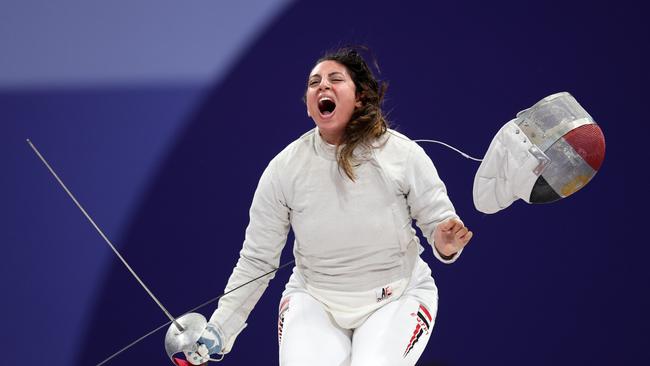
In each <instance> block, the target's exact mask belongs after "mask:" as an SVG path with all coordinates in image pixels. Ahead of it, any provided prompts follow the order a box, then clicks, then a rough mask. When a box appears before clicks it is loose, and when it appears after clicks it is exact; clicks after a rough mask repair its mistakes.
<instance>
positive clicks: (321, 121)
mask: <svg viewBox="0 0 650 366" xmlns="http://www.w3.org/2000/svg"><path fill="white" fill-rule="evenodd" d="M305 101H306V103H307V114H308V115H309V116H310V117H311V118H312V119H313V120H314V122H316V125H317V126H318V129H319V131H320V133H321V136H322V137H323V139H325V141H327V142H329V143H331V144H336V143H338V142H340V139H341V137H342V136H343V131H344V130H345V126H346V125H347V124H348V122H349V121H350V117H352V113H353V112H354V109H355V107H359V106H360V102H358V100H357V97H356V88H355V86H354V81H352V78H351V77H350V74H349V73H348V70H347V68H346V67H345V66H343V65H342V64H340V63H338V62H336V61H332V60H326V61H323V62H321V63H319V64H318V65H316V67H314V69H313V70H312V71H311V73H310V74H309V79H308V80H307V93H306V95H305Z"/></svg>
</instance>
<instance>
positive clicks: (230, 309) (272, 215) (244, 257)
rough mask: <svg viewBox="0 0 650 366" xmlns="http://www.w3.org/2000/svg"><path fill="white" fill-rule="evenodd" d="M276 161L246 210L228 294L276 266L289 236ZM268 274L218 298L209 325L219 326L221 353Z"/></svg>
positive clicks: (239, 327)
mask: <svg viewBox="0 0 650 366" xmlns="http://www.w3.org/2000/svg"><path fill="white" fill-rule="evenodd" d="M276 165H277V158H276V159H273V160H272V161H271V162H270V163H269V165H268V167H267V168H266V169H265V171H264V173H263V174H262V177H261V178H260V181H259V183H258V186H257V189H256V190H255V195H254V196H253V202H252V204H251V208H250V212H249V215H250V221H249V224H248V227H247V228H246V234H245V239H244V244H243V247H242V250H241V251H240V256H239V260H238V261H237V265H236V266H235V268H234V269H233V272H232V275H231V276H230V278H229V279H228V285H227V286H226V289H225V291H226V292H227V291H229V290H230V289H233V288H235V287H237V286H239V285H241V284H243V283H245V282H247V281H249V280H251V279H253V278H255V277H258V276H259V275H260V274H262V273H266V272H269V271H271V270H273V269H275V268H277V267H278V265H279V263H280V254H281V253H282V248H283V247H284V245H285V243H286V241H287V235H288V233H289V227H290V223H289V208H288V207H287V206H286V200H285V198H284V195H283V193H282V190H281V187H280V183H279V180H278V172H277V171H276V169H277V167H276ZM273 277H274V275H270V276H267V277H264V278H262V279H260V280H258V281H255V282H253V283H251V284H249V285H247V286H244V287H242V288H240V289H238V290H237V291H233V292H232V293H230V294H228V295H226V296H224V297H222V298H221V299H220V300H219V305H218V307H217V310H215V312H214V313H213V314H212V317H211V318H210V322H213V323H215V324H219V325H220V326H221V328H222V329H223V331H224V333H225V338H226V339H225V340H224V343H225V345H224V349H223V353H228V352H229V351H230V349H231V348H232V345H233V343H234V341H235V339H236V337H237V335H239V333H240V332H241V331H242V330H243V329H244V328H245V327H246V320H247V319H248V316H249V314H250V312H251V311H252V310H253V307H254V306H255V304H256V303H257V302H258V301H259V299H260V297H261V296H262V294H263V293H264V291H265V290H266V288H267V286H268V283H269V281H270V280H271V279H272V278H273Z"/></svg>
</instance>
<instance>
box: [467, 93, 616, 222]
mask: <svg viewBox="0 0 650 366" xmlns="http://www.w3.org/2000/svg"><path fill="white" fill-rule="evenodd" d="M604 157H605V138H604V136H603V132H602V131H601V130H600V128H599V127H598V125H597V124H596V123H595V122H594V120H593V119H592V118H591V116H590V115H589V114H588V113H587V111H585V110H584V109H583V108H582V106H580V104H578V102H577V101H576V100H575V99H574V98H573V96H571V94H569V93H566V92H563V93H557V94H553V95H550V96H548V97H546V98H544V99H542V100H540V101H539V102H537V103H536V104H535V105H534V106H532V107H531V108H528V109H525V110H523V111H521V112H519V113H517V117H516V118H515V119H513V120H511V121H509V122H508V123H506V124H505V125H504V126H503V127H502V128H501V129H500V130H499V132H498V133H497V134H496V136H495V137H494V139H493V140H492V142H491V143H490V147H489V148H488V150H487V152H486V154H485V157H484V158H483V161H482V163H481V166H480V167H479V168H478V171H477V172H476V176H475V177H474V189H473V196H474V206H476V209H477V210H479V211H481V212H484V213H488V214H491V213H495V212H498V211H500V210H502V209H504V208H506V207H508V206H510V204H512V203H513V202H514V201H516V200H517V199H519V198H521V199H523V200H524V201H526V202H528V203H549V202H554V201H557V200H559V199H561V198H564V197H567V196H569V195H571V194H573V193H574V192H576V191H577V190H579V189H580V188H582V187H584V186H585V185H586V184H587V183H588V182H589V181H590V180H591V178H593V176H594V175H595V174H596V172H597V171H598V169H599V168H600V166H601V164H602V162H603V159H604Z"/></svg>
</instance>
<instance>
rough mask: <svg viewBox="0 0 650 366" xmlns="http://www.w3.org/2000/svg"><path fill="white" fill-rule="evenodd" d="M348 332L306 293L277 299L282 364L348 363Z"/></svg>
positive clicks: (332, 365) (321, 365)
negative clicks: (278, 304)
mask: <svg viewBox="0 0 650 366" xmlns="http://www.w3.org/2000/svg"><path fill="white" fill-rule="evenodd" d="M351 334H352V332H351V331H350V330H347V329H343V328H340V327H339V326H338V325H336V323H334V321H333V320H332V319H331V317H330V316H329V314H328V313H327V312H326V311H325V309H324V308H323V305H322V304H321V303H319V302H318V301H317V300H315V299H314V298H313V297H311V296H310V295H309V294H306V293H302V292H294V293H292V294H291V295H289V296H287V297H285V298H283V299H282V301H281V302H280V314H279V318H278V342H279V345H280V365H281V366H305V365H309V366H349V365H350V349H351Z"/></svg>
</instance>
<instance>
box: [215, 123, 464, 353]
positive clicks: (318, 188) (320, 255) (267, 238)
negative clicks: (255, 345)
mask: <svg viewBox="0 0 650 366" xmlns="http://www.w3.org/2000/svg"><path fill="white" fill-rule="evenodd" d="M376 145H377V146H376V147H375V148H373V149H371V150H363V149H359V151H355V153H356V156H357V158H358V159H359V165H358V166H357V167H356V168H355V173H356V181H355V182H352V181H350V179H349V178H347V177H346V176H345V174H344V173H343V172H342V171H340V170H339V168H338V165H337V163H336V159H335V155H334V150H335V147H334V146H332V145H329V144H327V143H326V142H325V141H323V140H322V138H321V137H320V135H319V133H318V130H317V129H316V128H315V129H313V130H312V131H310V132H308V133H306V134H305V135H303V136H302V137H300V138H299V139H298V140H296V141H294V142H293V143H291V144H290V145H289V146H287V147H286V148H285V149H284V150H283V151H282V152H280V153H279V154H278V155H277V156H276V157H275V158H274V159H273V160H272V161H271V162H270V163H269V166H268V167H267V168H266V170H265V171H264V173H263V174H262V177H261V178H260V182H259V184H258V187H257V190H256V192H255V195H254V198H253V203H252V205H251V209H250V223H249V226H248V228H247V229H246V237H245V240H244V245H243V248H242V250H241V252H240V258H239V261H238V262H237V266H236V267H235V269H234V270H233V273H232V275H231V277H230V279H229V281H228V285H227V286H226V291H227V290H230V289H232V288H234V287H236V286H238V285H240V284H242V283H244V282H246V281H248V280H250V279H251V278H254V277H256V276H259V275H260V274H261V273H264V272H268V271H270V270H272V269H274V268H277V266H278V265H279V259H280V253H281V251H282V248H283V246H284V244H285V242H286V239H287V234H288V231H289V228H290V227H291V228H292V229H293V231H294V234H295V238H296V240H295V243H294V250H293V253H294V256H295V258H296V268H295V271H297V272H299V273H300V275H301V276H302V278H303V279H304V281H305V283H306V284H307V285H309V286H311V287H312V288H318V289H323V290H330V291H344V292H345V291H349V292H357V291H368V290H372V289H375V288H377V287H380V286H382V285H384V284H386V283H387V282H393V281H399V280H401V279H404V278H408V277H409V276H410V274H411V272H412V269H413V263H414V262H415V260H416V258H417V257H418V249H419V247H420V246H419V241H418V239H417V236H416V235H415V230H414V229H413V228H412V226H411V223H412V219H416V223H417V225H418V226H419V227H420V229H421V230H422V233H423V234H424V235H425V237H427V239H428V241H429V242H430V243H433V233H434V231H435V228H436V226H437V225H438V224H439V223H440V222H442V221H444V220H446V219H449V218H451V217H455V218H457V215H456V213H455V211H454V207H453V205H452V204H451V202H450V200H449V198H448V197H447V192H446V189H445V186H444V184H443V182H442V181H441V180H440V178H439V177H438V174H437V171H436V169H435V167H434V166H433V163H432V162H431V160H430V159H429V157H428V156H427V155H426V153H425V152H424V151H423V150H422V148H421V147H420V146H418V145H417V144H416V143H414V142H412V141H410V140H409V139H408V138H406V137H405V136H403V135H400V134H398V133H396V132H395V131H392V130H390V131H389V132H388V133H386V134H385V135H384V137H383V138H382V139H381V140H380V141H377V143H376ZM434 252H435V250H434ZM459 255H460V252H459V253H458V254H457V255H456V256H455V257H454V258H453V259H451V260H448V261H444V262H445V263H451V262H453V261H455V260H456V259H457V258H458V256H459ZM436 256H437V257H438V258H440V257H439V255H438V253H436ZM271 277H272V276H268V277H266V278H264V279H261V280H259V281H257V282H256V284H250V285H247V286H245V287H243V288H241V289H239V290H237V291H235V292H233V293H231V294H229V295H227V296H224V297H223V298H221V300H220V301H219V307H218V309H217V310H216V311H215V312H214V313H213V315H212V317H211V319H210V321H211V322H214V323H216V324H220V325H221V327H222V329H223V330H224V333H225V334H226V342H225V343H226V346H225V347H224V352H226V353H227V352H229V351H230V349H231V347H232V344H233V342H234V338H235V337H236V335H237V334H238V333H239V332H240V331H241V329H243V327H244V326H245V322H246V319H247V317H248V315H249V313H250V311H251V310H252V309H253V307H254V305H255V304H256V303H257V301H258V300H259V298H260V296H261V295H262V293H263V291H264V290H265V289H266V287H267V285H268V281H269V280H270V279H271Z"/></svg>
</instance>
